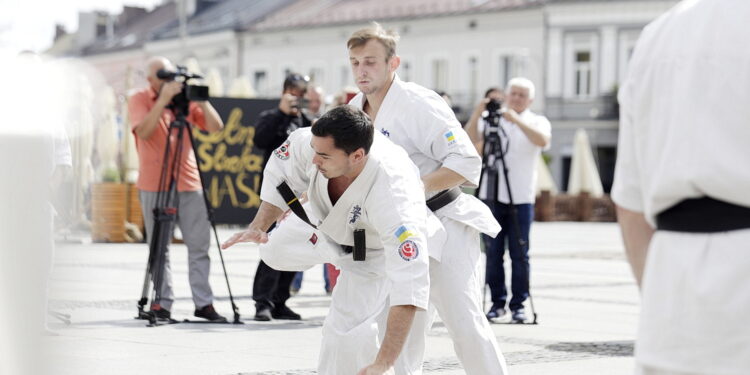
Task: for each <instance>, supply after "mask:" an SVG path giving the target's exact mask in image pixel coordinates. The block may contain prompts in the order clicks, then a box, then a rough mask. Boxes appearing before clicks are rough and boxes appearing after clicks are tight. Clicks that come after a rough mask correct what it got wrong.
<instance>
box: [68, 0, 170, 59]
mask: <svg viewBox="0 0 750 375" xmlns="http://www.w3.org/2000/svg"><path fill="white" fill-rule="evenodd" d="M176 12H177V5H176V3H174V2H169V3H166V4H162V5H159V6H157V7H156V8H154V9H153V10H152V11H150V12H148V13H145V14H143V15H140V16H139V17H133V18H135V19H132V20H130V21H129V22H127V23H125V24H124V25H122V26H120V27H116V28H115V32H114V35H113V36H112V37H111V38H100V39H98V40H96V41H95V42H94V43H92V44H90V45H88V46H87V47H86V48H84V50H83V54H84V55H95V54H100V53H108V52H115V51H119V50H127V49H133V48H139V47H141V46H143V44H144V43H145V42H146V41H148V40H150V39H151V38H152V37H153V33H154V30H158V29H160V28H161V27H164V26H165V25H167V24H169V23H170V22H172V21H174V19H175V18H176Z"/></svg>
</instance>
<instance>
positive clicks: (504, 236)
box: [482, 201, 534, 311]
mask: <svg viewBox="0 0 750 375" xmlns="http://www.w3.org/2000/svg"><path fill="white" fill-rule="evenodd" d="M484 203H485V204H487V206H488V207H489V208H490V210H492V214H493V215H494V216H495V219H497V221H498V222H499V223H500V226H502V230H501V231H500V234H498V235H497V237H495V238H492V237H489V236H487V235H482V237H483V238H484V244H485V251H486V253H487V276H486V282H487V285H489V286H490V294H491V296H492V309H493V310H496V309H504V308H505V303H506V301H507V299H508V290H507V289H506V288H505V268H504V267H503V257H504V256H505V249H506V241H507V243H508V246H507V247H508V248H509V249H510V259H511V271H512V272H511V278H510V288H511V292H512V293H513V297H512V298H511V299H510V304H509V307H510V309H511V310H512V311H515V310H518V309H520V308H523V302H524V301H525V300H526V298H528V297H529V229H531V222H532V221H533V220H534V205H533V204H531V203H527V204H516V205H514V206H515V207H516V209H517V210H518V225H519V226H520V227H521V238H523V239H524V240H525V241H526V246H525V247H524V248H522V247H521V246H520V245H519V243H518V237H517V234H516V233H518V232H517V231H516V228H515V226H514V223H513V219H512V218H511V215H510V205H508V204H504V203H500V202H497V201H485V202H484Z"/></svg>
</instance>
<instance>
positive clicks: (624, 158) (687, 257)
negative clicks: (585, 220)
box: [612, 0, 750, 375]
mask: <svg viewBox="0 0 750 375" xmlns="http://www.w3.org/2000/svg"><path fill="white" fill-rule="evenodd" d="M748 17H750V2H748V1H743V0H699V1H686V2H682V3H680V4H678V5H676V6H675V7H674V8H672V10H670V11H669V12H667V13H666V14H664V15H662V16H661V17H659V18H658V19H657V20H655V21H654V22H652V23H651V24H649V25H648V26H647V27H646V28H645V29H644V31H643V34H642V35H641V38H640V39H639V41H638V44H637V45H636V47H635V52H634V53H633V57H632V59H631V63H630V68H629V72H628V77H627V79H626V80H625V82H624V84H623V85H622V88H621V89H620V94H619V99H620V103H621V117H620V140H619V145H618V146H619V149H618V159H617V167H616V169H615V181H614V186H613V187H612V198H613V199H614V201H615V202H616V203H617V204H618V205H620V206H621V207H624V208H626V209H629V210H631V211H635V212H642V213H643V214H644V216H645V217H646V220H647V221H648V222H649V223H651V224H652V225H654V223H655V220H654V218H655V217H656V216H657V215H658V214H659V213H661V212H662V211H664V210H665V209H667V208H669V207H671V206H673V205H675V204H677V203H678V202H680V201H683V200H685V199H689V198H697V197H701V196H709V197H711V198H714V199H718V200H722V201H725V202H729V203H733V204H735V205H740V206H745V207H750V194H749V193H750V168H749V167H748V165H750V151H749V150H750V106H749V105H748V102H750V65H749V63H750V50H749V49H748V48H745V46H746V45H747V41H748V40H750V28H748V26H747V22H748ZM706 220H710V218H706ZM749 244H750V229H743V230H733V231H726V232H718V233H683V232H675V231H662V230H658V231H656V233H655V234H654V236H653V237H652V239H651V242H650V244H649V249H648V255H647V259H646V267H645V270H644V274H643V280H642V289H641V294H642V302H641V314H640V323H639V327H638V338H637V341H636V346H635V359H636V362H637V363H638V365H639V370H638V371H639V372H638V373H642V374H648V375H651V374H653V375H657V374H658V375H671V374H736V375H739V374H748V373H749V372H750V324H748V322H747V317H748V314H749V313H750V276H748V275H749V273H748V272H749V271H750V245H749Z"/></svg>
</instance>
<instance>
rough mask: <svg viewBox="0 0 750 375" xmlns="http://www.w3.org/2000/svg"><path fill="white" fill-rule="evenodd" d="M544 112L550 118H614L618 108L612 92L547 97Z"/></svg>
mask: <svg viewBox="0 0 750 375" xmlns="http://www.w3.org/2000/svg"><path fill="white" fill-rule="evenodd" d="M545 114H546V115H547V118H549V119H550V120H615V119H617V118H618V117H619V116H620V108H619V105H618V104H617V96H616V95H614V94H607V95H600V96H597V97H593V98H589V99H579V98H563V97H547V101H546V108H545Z"/></svg>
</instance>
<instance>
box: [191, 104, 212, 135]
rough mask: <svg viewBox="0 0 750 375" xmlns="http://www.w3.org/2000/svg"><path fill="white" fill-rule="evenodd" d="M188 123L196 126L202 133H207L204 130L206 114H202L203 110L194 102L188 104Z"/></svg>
mask: <svg viewBox="0 0 750 375" xmlns="http://www.w3.org/2000/svg"><path fill="white" fill-rule="evenodd" d="M188 122H190V123H191V124H193V125H195V126H197V127H198V128H200V129H201V130H203V131H208V129H206V114H205V113H203V108H201V107H200V106H199V105H198V104H197V103H195V102H191V103H190V115H188Z"/></svg>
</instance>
